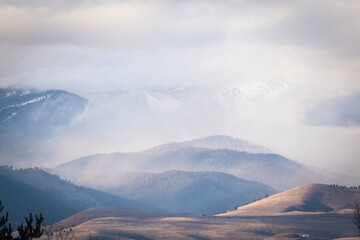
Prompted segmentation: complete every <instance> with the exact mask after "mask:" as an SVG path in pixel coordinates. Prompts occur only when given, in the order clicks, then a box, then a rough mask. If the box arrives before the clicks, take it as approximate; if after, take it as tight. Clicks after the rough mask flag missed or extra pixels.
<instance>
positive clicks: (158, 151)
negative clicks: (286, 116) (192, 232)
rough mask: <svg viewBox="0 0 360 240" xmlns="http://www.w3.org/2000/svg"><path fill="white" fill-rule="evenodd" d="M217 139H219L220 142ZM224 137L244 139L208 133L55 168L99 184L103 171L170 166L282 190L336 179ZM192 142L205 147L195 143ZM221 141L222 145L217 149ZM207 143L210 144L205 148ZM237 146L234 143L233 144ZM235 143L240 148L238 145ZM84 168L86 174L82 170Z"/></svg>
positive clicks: (83, 181) (81, 180)
mask: <svg viewBox="0 0 360 240" xmlns="http://www.w3.org/2000/svg"><path fill="white" fill-rule="evenodd" d="M214 139H219V140H220V144H216V143H215V142H214ZM223 139H226V140H229V139H230V142H236V143H242V142H239V141H238V140H234V139H232V138H230V137H225V136H215V137H208V138H204V139H197V140H195V141H189V142H184V143H171V144H164V145H161V146H158V147H154V148H151V149H148V150H144V151H141V152H133V153H112V154H96V155H92V156H88V157H84V158H81V159H77V160H74V161H71V162H68V163H65V164H62V165H60V166H57V167H56V168H55V169H54V171H55V172H57V173H58V174H60V175H61V176H63V177H65V178H68V179H71V180H73V181H75V182H77V183H80V184H85V185H92V184H95V183H94V181H92V179H96V178H97V176H99V175H104V174H103V173H106V175H107V176H112V175H116V173H121V172H155V173H156V172H157V173H158V172H163V171H169V170H180V171H218V172H224V173H228V174H232V175H234V176H237V177H239V178H242V179H247V180H252V181H257V182H260V183H264V184H266V185H269V186H271V187H273V188H275V189H278V190H284V189H289V188H291V187H295V186H298V185H300V184H304V183H311V182H324V183H327V182H331V181H332V180H331V179H329V178H327V177H325V176H322V175H321V174H320V173H317V172H315V171H313V170H311V169H309V168H307V167H305V166H303V165H301V164H299V163H296V162H294V161H291V160H289V159H287V158H285V157H283V156H280V155H277V154H273V153H251V152H250V153H249V152H243V151H237V150H231V149H226V148H224V147H226V144H223V141H222V140H223ZM207 142H208V143H207ZM245 143H246V142H245ZM192 144H194V146H201V148H198V147H193V146H192ZM217 145H218V146H219V149H216V147H215V146H217ZM206 146H209V147H210V148H203V147H206ZM228 146H229V145H228ZM233 146H234V145H232V144H231V145H230V146H229V147H233ZM240 146H245V147H244V148H247V149H249V146H251V149H252V150H253V151H258V150H259V149H263V148H262V147H260V148H259V147H257V146H256V145H255V147H253V146H254V145H252V144H251V145H248V144H247V143H246V144H245V145H240ZM235 147H237V148H239V146H238V145H235ZM211 148H213V149H211ZM244 148H243V149H244ZM80 169H81V170H82V171H83V173H84V174H82V173H81V172H80ZM100 181H101V180H100ZM109 181H110V179H109Z"/></svg>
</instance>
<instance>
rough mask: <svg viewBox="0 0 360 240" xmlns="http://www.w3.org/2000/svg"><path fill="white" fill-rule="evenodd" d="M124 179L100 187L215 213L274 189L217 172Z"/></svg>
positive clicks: (178, 208)
mask: <svg viewBox="0 0 360 240" xmlns="http://www.w3.org/2000/svg"><path fill="white" fill-rule="evenodd" d="M125 179H126V180H123V181H122V182H117V183H118V185H117V186H113V187H106V186H103V188H102V189H103V190H105V191H108V192H110V193H113V194H116V195H118V196H126V197H127V198H129V199H132V200H135V201H138V202H144V203H146V204H148V205H153V206H157V207H158V208H161V209H164V210H167V211H170V212H175V213H196V214H214V213H216V212H221V211H224V210H226V209H228V208H233V207H235V206H238V205H244V204H246V203H249V202H251V201H254V200H255V199H259V198H263V197H264V196H266V195H270V194H273V193H275V192H276V191H275V190H274V189H272V188H271V187H268V186H266V185H264V184H261V183H257V182H252V181H246V180H243V179H239V178H237V177H235V176H232V175H230V174H225V173H219V172H185V171H167V172H162V173H127V174H126V177H125Z"/></svg>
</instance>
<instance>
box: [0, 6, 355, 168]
mask: <svg viewBox="0 0 360 240" xmlns="http://www.w3.org/2000/svg"><path fill="white" fill-rule="evenodd" d="M358 9H359V2H358V1H330V0H327V1H321V0H319V1H316V2H315V1H285V0H284V1H283V0H279V1H275V0H274V1H256V0H255V1H249V0H244V1H232V0H225V1H217V0H205V1H200V0H199V1H197V0H186V1H176V0H170V1H166V0H154V1H146V0H134V1H128V0H123V1H115V0H105V1H100V0H80V1H70V0H54V1H46V0H37V1H26V0H13V1H6V0H0V52H1V53H2V54H1V57H0V87H4V86H5V87H6V86H15V87H30V88H40V89H54V88H55V89H65V90H68V91H72V92H83V91H85V92H86V91H89V92H96V91H108V90H118V89H124V88H125V89H131V88H133V87H134V88H137V87H139V86H140V87H142V86H158V85H159V86H166V87H168V86H170V87H172V86H199V88H204V87H210V88H214V89H223V88H226V89H230V91H225V92H228V93H233V95H234V96H235V98H236V96H238V95H240V96H242V95H243V96H254V97H249V98H247V99H243V100H241V101H239V102H236V103H232V102H230V103H225V104H224V105H221V106H209V105H210V102H208V101H206V102H205V103H202V104H198V105H196V104H195V105H194V104H192V103H191V104H190V103H189V104H185V105H184V106H183V107H182V108H181V109H178V105H177V104H174V103H173V102H172V101H170V102H167V103H166V105H165V106H163V105H158V103H157V102H156V101H155V103H154V106H153V107H154V108H155V109H156V110H164V109H165V110H169V109H170V110H174V111H175V112H176V111H177V113H176V117H173V116H175V115H174V114H175V113H174V112H173V111H165V113H164V112H162V111H161V114H160V115H159V116H162V117H161V118H160V117H159V118H155V120H154V119H149V120H148V123H147V124H146V126H144V128H137V127H132V128H131V126H129V125H128V124H129V122H126V121H125V122H124V123H123V126H122V128H119V129H118V132H119V136H120V135H121V132H124V131H125V130H126V133H127V135H125V136H124V138H123V139H116V140H117V141H118V142H121V143H127V142H128V138H129V137H128V136H133V135H134V132H135V131H138V132H137V133H138V134H135V135H137V136H138V138H137V139H136V140H134V141H135V142H139V141H138V139H141V137H142V135H144V131H145V132H148V133H149V134H146V135H147V136H146V137H148V138H149V139H147V140H146V143H145V142H144V143H142V144H141V145H142V147H144V146H145V145H146V146H150V145H154V144H157V143H160V142H165V141H168V140H170V141H171V140H181V139H179V136H181V137H182V138H183V139H185V138H186V139H191V138H194V137H202V136H205V135H210V134H213V133H217V134H229V135H233V136H235V137H236V136H237V137H240V138H246V139H248V140H251V141H254V142H258V143H261V144H264V145H266V146H268V147H270V148H272V149H274V150H275V151H278V152H280V153H284V154H285V155H287V156H289V157H291V158H294V159H295V160H299V161H303V162H308V163H313V162H314V163H316V162H317V161H319V162H320V160H318V159H317V158H318V157H317V156H322V157H323V159H327V161H332V162H333V163H336V162H337V160H338V159H340V158H341V159H346V161H347V162H349V163H350V162H353V163H356V162H357V161H358V158H357V156H358V155H359V152H358V150H357V149H358V148H357V146H354V145H355V143H357V142H359V136H360V135H359V128H335V127H336V126H340V125H346V126H350V125H351V126H356V125H358V122H357V121H356V120H354V119H357V118H356V117H353V116H352V115H351V112H345V110H341V111H342V112H341V111H340V109H341V107H340V106H339V103H338V105H336V104H335V103H333V105H334V104H335V105H336V106H338V107H337V108H334V107H333V106H329V104H330V103H328V104H325V103H323V104H319V105H318V106H317V107H314V108H313V112H312V110H311V109H310V110H309V111H308V115H309V116H308V123H311V124H313V125H328V126H331V127H329V128H322V127H309V126H308V125H304V124H301V120H299V119H301V117H302V116H303V115H302V114H303V106H305V108H306V109H308V108H309V104H307V103H309V102H321V100H323V99H325V96H326V97H328V98H334V96H338V93H339V91H344V92H353V91H355V92H360V82H359V79H358V76H359V74H360V70H359V69H360V68H359V60H360V51H359V42H360V40H359V36H360V32H359V31H360V30H359V28H358V27H357V26H356V23H358V22H359V21H360V19H359V14H358V12H359V10H358ZM273 81H276V82H279V83H281V84H280V85H283V84H285V85H286V86H287V87H286V88H284V89H283V90H281V91H280V92H276V94H274V95H273V94H267V93H268V88H269V83H272V82H273ZM270 85H271V84H270ZM270 89H271V86H270ZM270 99H271V100H270ZM338 101H340V100H338ZM343 101H345V100H343ZM330 102H331V101H330ZM340 102H341V101H340ZM304 103H305V104H304ZM330 105H331V104H330ZM196 106H197V107H196ZM114 107H116V104H115V105H114ZM322 108H323V109H322ZM354 109H355V107H354ZM354 111H355V110H354ZM321 112H323V113H322V114H320V113H321ZM329 112H330V113H332V114H334V115H335V117H332V118H326V117H323V115H326V114H330V113H329ZM334 112H335V113H336V114H335V113H334ZM88 114H89V115H88V117H89V118H92V117H93V116H101V114H100V113H99V114H98V113H97V112H96V111H94V113H93V114H90V113H88ZM163 114H165V115H166V117H163ZM156 116H157V115H156ZM339 116H341V117H339ZM357 116H358V115H357ZM84 117H85V116H84ZM120 117H121V116H120ZM120 117H119V119H122V118H120ZM140 119H142V118H140ZM209 119H214V121H209ZM319 119H326V120H319ZM329 119H332V120H331V121H330V120H329ZM349 119H350V120H351V121H352V123H350V122H351V121H349ZM180 120H183V121H180ZM94 121H95V120H94ZM194 121H198V122H202V121H203V122H206V123H209V124H201V128H199V127H198V126H197V125H196V124H195V123H194ZM130 123H132V122H131V121H130ZM97 125H98V124H95V126H97ZM104 126H105V127H107V126H111V124H108V123H107V122H106V123H104ZM163 126H168V129H169V130H168V131H166V132H161V130H162V129H163V128H162V127H163ZM179 126H181V127H179ZM124 129H125V130H124ZM137 129H138V130H137ZM105 130H106V129H105ZM170 130H171V131H170ZM156 132H161V134H163V136H161V137H160V138H159V139H158V140H157V141H156V139H154V137H153V135H155V133H156ZM170 132H172V135H171V134H170ZM95 133H96V130H95ZM110 133H111V134H110V135H111V136H113V132H112V131H110ZM151 133H154V134H151ZM79 135H80V137H81V135H82V133H79ZM117 136H118V135H116V136H114V137H117ZM294 136H296V138H295V137H294ZM66 137H67V136H64V138H66ZM181 137H180V138H181ZM95 142H96V141H95ZM115 142H116V141H113V143H115ZM304 142H306V143H307V145H306V146H305V145H304V144H303V143H304ZM109 145H111V144H110V143H109ZM319 145H321V147H316V148H315V147H314V146H319ZM299 146H302V147H299ZM333 146H336V147H338V149H336V151H329V153H328V155H326V154H327V151H323V149H335V148H334V147H333ZM86 148H87V145H86V144H84V149H86ZM340 148H341V149H340ZM105 150H107V149H105ZM112 150H113V149H112ZM346 154H348V155H346ZM344 161H345V160H344ZM320 165H321V164H320ZM347 170H348V169H347ZM350 170H351V169H350Z"/></svg>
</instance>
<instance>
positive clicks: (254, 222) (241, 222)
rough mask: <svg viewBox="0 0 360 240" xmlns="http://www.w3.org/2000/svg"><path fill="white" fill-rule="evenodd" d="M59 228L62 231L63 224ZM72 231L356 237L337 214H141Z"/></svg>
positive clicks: (134, 235) (83, 234) (114, 235)
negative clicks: (202, 215) (223, 215)
mask: <svg viewBox="0 0 360 240" xmlns="http://www.w3.org/2000/svg"><path fill="white" fill-rule="evenodd" d="M118 213H119V212H118ZM110 215H111V214H110ZM69 220H70V219H69ZM56 227H57V229H60V228H61V226H60V225H57V226H56ZM70 229H71V234H68V236H74V238H76V239H145V240H146V239H334V238H345V237H355V236H357V235H356V234H357V232H356V228H355V226H354V225H353V223H352V220H351V215H349V214H336V213H331V214H309V215H306V214H302V215H288V216H286V215H284V216H256V217H255V216H249V217H198V216H169V215H165V216H159V215H156V214H155V215H153V216H151V215H150V214H145V215H143V216H142V215H141V214H140V212H138V213H137V214H124V216H123V217H120V216H116V217H114V216H110V217H100V218H92V219H90V220H85V221H84V222H82V223H79V224H77V225H75V226H72V227H70V226H67V227H66V228H63V231H64V232H63V236H64V235H65V234H66V233H67V232H68V231H70ZM307 236H308V237H307ZM55 239H56V237H55ZM59 239H61V238H59Z"/></svg>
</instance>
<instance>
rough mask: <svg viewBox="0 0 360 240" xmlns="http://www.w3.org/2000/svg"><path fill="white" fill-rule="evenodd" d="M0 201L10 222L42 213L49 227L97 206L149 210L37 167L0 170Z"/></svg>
mask: <svg viewBox="0 0 360 240" xmlns="http://www.w3.org/2000/svg"><path fill="white" fill-rule="evenodd" d="M0 198H1V199H0V200H1V201H2V204H3V205H4V206H5V210H4V211H7V212H9V220H10V222H12V223H15V224H16V223H19V222H23V221H24V218H25V217H26V216H28V214H29V213H30V212H31V213H34V214H38V213H42V214H43V215H44V216H45V218H46V219H45V222H46V224H52V223H54V222H56V221H59V220H61V219H63V218H65V217H68V216H70V215H72V214H75V213H77V212H79V211H82V210H85V209H88V208H92V207H101V206H120V207H122V208H136V209H150V207H147V206H146V205H144V204H140V203H136V202H133V201H130V200H127V199H124V198H121V197H119V196H115V195H112V194H109V193H105V192H102V191H98V190H94V189H91V188H86V187H81V186H77V185H75V184H72V183H70V182H69V181H65V180H62V179H61V178H59V176H56V175H53V174H50V173H48V172H46V171H44V170H41V169H38V168H27V169H13V168H11V167H6V166H2V167H0Z"/></svg>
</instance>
